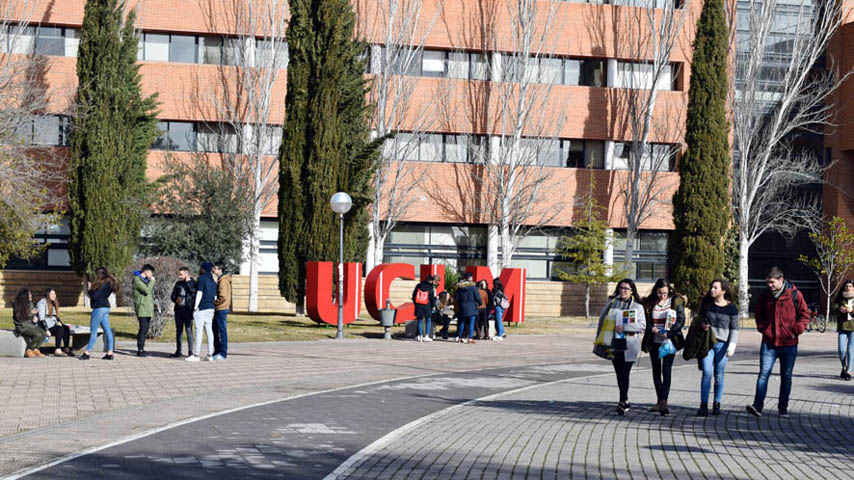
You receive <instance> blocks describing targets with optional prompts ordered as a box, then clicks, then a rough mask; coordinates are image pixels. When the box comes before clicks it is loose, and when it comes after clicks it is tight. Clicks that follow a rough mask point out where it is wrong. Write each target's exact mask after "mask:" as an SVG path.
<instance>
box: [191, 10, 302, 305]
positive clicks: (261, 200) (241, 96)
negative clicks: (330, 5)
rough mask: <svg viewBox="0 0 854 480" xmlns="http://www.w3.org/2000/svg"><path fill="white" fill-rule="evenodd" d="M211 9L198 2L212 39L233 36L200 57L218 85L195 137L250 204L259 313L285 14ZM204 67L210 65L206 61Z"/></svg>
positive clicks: (252, 291)
mask: <svg viewBox="0 0 854 480" xmlns="http://www.w3.org/2000/svg"><path fill="white" fill-rule="evenodd" d="M218 3H219V5H217V6H216V7H214V6H212V4H211V3H210V2H208V1H204V0H200V5H201V6H202V8H203V9H204V11H205V14H206V17H207V19H208V22H209V24H210V26H211V27H212V29H213V30H214V31H228V32H232V33H233V34H234V36H229V37H224V38H223V39H222V45H221V46H220V45H219V44H218V43H214V44H213V45H212V46H210V47H208V46H205V47H204V48H203V50H202V51H203V52H204V55H214V56H217V55H220V56H221V58H219V61H218V62H217V61H212V62H210V63H219V64H220V66H219V71H218V75H217V79H218V82H217V84H216V85H212V86H208V85H205V87H206V88H207V87H210V89H209V90H207V91H206V96H205V98H203V99H202V101H203V102H204V103H205V104H208V105H211V106H212V107H213V112H212V113H213V114H212V115H211V121H212V122H211V123H210V124H208V127H207V128H208V129H209V131H207V132H204V133H203V134H202V135H200V136H199V139H198V141H199V147H200V148H201V149H202V150H204V151H209V152H218V153H220V154H221V155H222V164H223V168H226V169H227V170H229V171H230V172H231V173H232V174H233V176H234V178H235V181H236V182H239V183H240V184H242V185H244V186H245V187H246V188H247V189H248V191H249V192H251V194H252V197H253V209H252V210H253V216H252V218H253V220H252V228H251V229H250V234H249V239H248V240H247V242H246V243H247V250H248V255H247V258H248V262H249V311H250V312H254V311H257V310H258V271H259V268H260V245H261V238H260V233H261V215H262V214H263V212H264V210H265V209H266V208H267V207H268V206H269V205H270V204H271V202H272V200H273V199H274V198H275V195H276V191H277V188H278V177H277V173H278V170H277V162H276V158H275V155H276V153H277V151H278V147H279V144H280V142H281V137H282V127H281V121H282V120H281V118H278V117H277V116H276V114H275V110H276V107H275V106H276V105H280V104H284V100H283V90H284V88H283V87H284V69H285V68H286V67H287V43H286V40H285V31H286V30H287V25H288V18H289V9H288V3H287V1H286V0H255V1H245V0H230V1H227V2H218ZM207 60H210V59H207Z"/></svg>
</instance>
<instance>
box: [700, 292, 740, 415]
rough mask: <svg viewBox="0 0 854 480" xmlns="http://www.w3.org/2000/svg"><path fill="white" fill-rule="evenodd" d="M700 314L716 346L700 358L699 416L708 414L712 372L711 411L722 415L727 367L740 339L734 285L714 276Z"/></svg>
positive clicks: (703, 324) (713, 413) (705, 328)
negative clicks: (701, 371)
mask: <svg viewBox="0 0 854 480" xmlns="http://www.w3.org/2000/svg"><path fill="white" fill-rule="evenodd" d="M698 318H699V319H700V320H701V321H702V328H703V330H704V331H708V330H709V329H711V330H712V336H713V337H714V347H713V348H712V349H711V350H710V351H709V353H708V354H706V357H705V358H703V359H702V360H701V363H702V369H703V377H702V380H701V382H700V409H699V410H697V416H698V417H707V416H708V415H709V392H710V390H711V384H712V376H714V379H715V399H714V403H713V404H712V415H720V413H721V399H722V398H723V394H724V371H725V370H726V364H727V359H728V358H729V357H731V356H733V354H735V346H736V344H737V343H738V309H737V308H736V307H735V305H734V304H733V303H732V289H731V288H730V286H729V283H728V282H727V281H726V280H724V279H722V278H719V279H716V280H712V283H711V284H710V285H709V292H708V293H706V296H705V297H703V300H702V302H700V310H699V314H698Z"/></svg>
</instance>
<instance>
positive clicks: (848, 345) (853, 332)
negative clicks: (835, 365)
mask: <svg viewBox="0 0 854 480" xmlns="http://www.w3.org/2000/svg"><path fill="white" fill-rule="evenodd" d="M835 310H836V325H837V330H838V332H839V361H841V362H842V373H840V374H839V378H841V379H842V380H851V370H854V280H846V281H845V283H843V284H842V289H840V290H839V295H837V297H836V308H835Z"/></svg>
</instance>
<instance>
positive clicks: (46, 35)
mask: <svg viewBox="0 0 854 480" xmlns="http://www.w3.org/2000/svg"><path fill="white" fill-rule="evenodd" d="M35 52H36V55H53V56H57V57H62V56H64V55H65V38H63V36H62V29H61V28H55V27H39V29H38V30H37V31H36V50H35Z"/></svg>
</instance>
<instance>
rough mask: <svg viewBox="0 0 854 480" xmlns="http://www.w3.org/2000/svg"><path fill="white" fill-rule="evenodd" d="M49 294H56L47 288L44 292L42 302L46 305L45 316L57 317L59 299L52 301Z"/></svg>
mask: <svg viewBox="0 0 854 480" xmlns="http://www.w3.org/2000/svg"><path fill="white" fill-rule="evenodd" d="M50 292H56V290H54V289H52V288H47V289H45V291H44V301H45V303H47V315H48V316H51V315H54V316H57V317H58V316H59V298H56V299H54V300H51V299H50Z"/></svg>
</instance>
